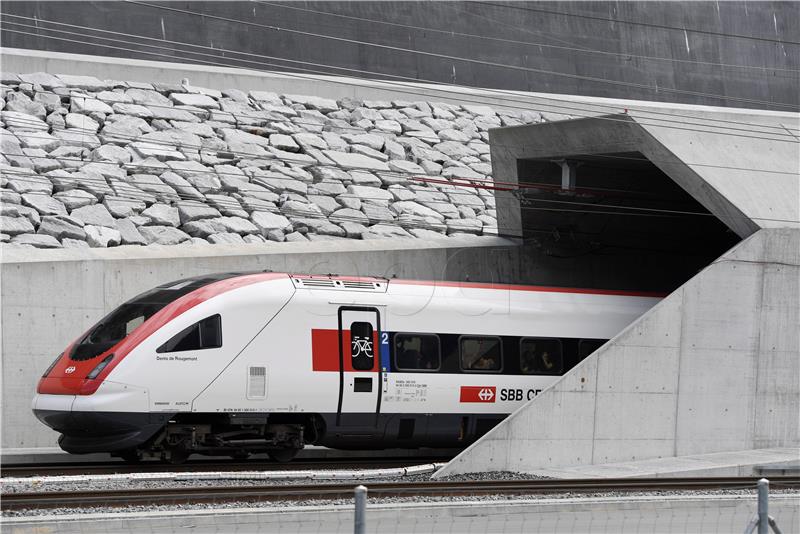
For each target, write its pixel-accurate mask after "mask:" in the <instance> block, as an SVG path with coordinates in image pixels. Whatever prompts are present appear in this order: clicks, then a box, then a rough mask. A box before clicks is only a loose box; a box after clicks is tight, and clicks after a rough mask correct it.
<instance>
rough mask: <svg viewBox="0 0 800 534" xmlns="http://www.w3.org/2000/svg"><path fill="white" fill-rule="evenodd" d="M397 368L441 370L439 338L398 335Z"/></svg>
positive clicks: (396, 346) (395, 340)
mask: <svg viewBox="0 0 800 534" xmlns="http://www.w3.org/2000/svg"><path fill="white" fill-rule="evenodd" d="M394 346H395V354H396V355H397V356H396V358H397V367H398V368H399V369H404V370H409V371H410V370H420V371H435V370H437V369H439V359H440V356H439V338H438V337H437V336H436V335H434V334H396V335H395V338H394Z"/></svg>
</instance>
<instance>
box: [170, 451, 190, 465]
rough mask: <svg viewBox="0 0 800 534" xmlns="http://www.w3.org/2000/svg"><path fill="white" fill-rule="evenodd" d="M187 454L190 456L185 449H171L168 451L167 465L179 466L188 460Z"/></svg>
mask: <svg viewBox="0 0 800 534" xmlns="http://www.w3.org/2000/svg"><path fill="white" fill-rule="evenodd" d="M189 454H191V453H190V452H189V451H187V450H186V449H178V448H176V449H172V450H171V451H169V463H171V464H172V465H180V464H182V463H183V462H185V461H186V459H187V458H189Z"/></svg>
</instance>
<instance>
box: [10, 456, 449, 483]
mask: <svg viewBox="0 0 800 534" xmlns="http://www.w3.org/2000/svg"><path fill="white" fill-rule="evenodd" d="M450 459H451V457H442V456H431V457H427V456H419V457H414V458H407V457H406V458H404V457H386V458H380V457H370V458H346V459H336V458H317V459H306V460H300V461H292V462H287V463H279V462H273V461H270V460H240V461H236V460H227V461H222V462H218V461H213V460H194V461H189V462H186V463H184V464H180V465H171V464H165V463H161V462H157V461H151V462H141V463H139V464H125V463H122V462H107V463H74V462H71V463H59V464H49V465H41V464H16V465H7V466H6V465H4V466H0V474H2V478H6V477H31V476H60V475H107V474H125V473H164V472H180V473H185V472H208V471H302V470H306V469H317V470H327V469H381V468H391V467H407V466H409V465H418V464H426V463H435V462H446V461H448V460H450Z"/></svg>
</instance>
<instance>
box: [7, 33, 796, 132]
mask: <svg viewBox="0 0 800 534" xmlns="http://www.w3.org/2000/svg"><path fill="white" fill-rule="evenodd" d="M11 24H15V25H18V26H20V25H21V26H25V27H33V26H29V25H23V24H20V23H15V22H11ZM5 31H8V32H13V33H21V34H25V35H35V36H39V37H44V38H48V39H55V40H60V41H68V42H75V43H81V44H89V45H93V46H102V47H104V48H110V49H117V50H124V51H130V52H136V53H140V54H146V55H153V56H158V57H168V58H170V59H183V60H187V61H193V62H199V63H202V64H209V65H215V66H224V67H231V66H232V65H230V64H229V63H220V62H214V61H207V60H202V59H197V58H188V57H181V56H177V55H175V54H160V53H156V52H149V51H145V50H135V49H129V48H124V47H117V46H111V45H106V44H97V43H91V42H86V41H81V40H76V39H68V38H64V37H57V36H51V35H40V34H35V33H31V32H24V31H20V30H11V29H6V30H5ZM45 31H56V32H60V33H68V34H72V33H74V32H65V31H63V30H50V29H45ZM90 38H92V39H102V40H108V41H115V42H122V43H125V44H132V45H134V46H145V47H149V48H157V49H163V50H169V51H172V52H182V53H186V54H192V55H201V56H207V57H214V58H217V59H220V56H218V55H212V54H204V53H200V52H193V51H190V50H180V49H175V48H170V47H162V46H156V45H148V44H144V43H130V42H129V41H124V40H121V39H111V38H106V37H99V36H91V37H90ZM144 38H145V39H152V38H148V37H144ZM189 46H199V45H189ZM201 48H208V47H201ZM212 50H215V51H218V52H219V51H221V52H226V53H227V52H229V53H236V54H240V52H236V51H230V50H228V51H226V50H219V49H212ZM241 54H246V55H256V54H248V53H241ZM265 57H271V56H265ZM222 58H224V59H226V60H228V61H231V60H232V61H237V62H241V63H255V64H258V65H268V66H277V67H284V66H283V65H276V64H273V63H264V62H256V61H251V60H246V59H240V58H229V57H225V56H222ZM277 60H278V61H284V62H296V61H294V60H286V59H282V58H277ZM297 63H303V64H305V63H307V62H297ZM324 67H326V68H332V69H342V70H348V71H352V70H356V69H346V68H342V67H328V66H324ZM248 68H250V67H248ZM290 68H292V69H294V70H299V71H304V72H312V73H317V74H329V73H328V72H327V71H322V70H315V69H308V68H300V67H290ZM257 70H258V69H257ZM358 72H365V71H358ZM281 75H282V76H286V77H296V78H301V79H315V78H314V77H311V76H305V75H302V74H299V73H290V72H281ZM340 76H341V77H345V78H354V79H359V78H357V77H355V76H347V75H340ZM389 76H390V77H397V78H404V77H401V76H393V75H389ZM415 81H420V80H415ZM422 81H427V80H422ZM329 82H330V83H335V84H343V85H352V84H353V82H346V81H342V80H329ZM373 82H374V80H373ZM379 84H381V85H388V86H390V87H392V91H393V92H395V93H401V94H412V95H414V96H419V95H418V93H417V92H416V91H411V90H409V88H408V86H407V85H405V84H400V83H397V82H395V83H393V82H387V81H380V82H379ZM449 85H453V84H449ZM398 87H399V88H398ZM455 87H461V86H455ZM434 91H439V92H444V93H447V92H449V91H447V90H444V89H434ZM482 91H484V92H491V93H501V94H510V93H509V92H507V91H502V90H492V89H484V90H482ZM450 92H452V91H450ZM456 94H459V95H462V93H456ZM449 98H452V97H449ZM534 98H536V99H542V100H548V101H552V102H559V103H551V104H542V103H541V102H536V101H531V102H528V104H533V105H536V106H538V107H550V108H555V109H556V110H557V111H555V112H556V113H563V114H567V113H568V114H571V115H573V116H576V117H584V118H593V119H597V120H603V121H612V122H628V121H627V120H626V119H622V118H615V117H608V116H598V115H596V113H597V111H596V110H592V109H586V108H575V107H574V105H573V106H570V105H567V104H565V103H564V100H559V99H556V98H548V97H539V96H537V97H534ZM455 100H458V101H461V102H468V103H475V104H482V105H488V104H487V102H485V101H484V100H471V99H468V98H464V97H463V96H459V97H458V98H455ZM496 100H498V101H500V102H501V104H499V105H500V106H503V107H507V108H512V109H521V110H524V111H529V110H530V108H529V107H526V106H521V105H510V104H504V103H502V102H504V101H510V102H514V103H522V102H523V101H520V100H515V99H504V98H496ZM587 105H588V106H593V107H599V108H603V107H605V108H608V109H609V110H610V112H613V113H616V114H622V113H625V114H627V112H628V110H631V111H636V112H640V113H647V114H651V115H668V116H674V117H685V118H695V119H697V117H691V116H685V115H680V114H676V113H664V112H657V111H651V110H644V109H640V108H639V109H637V108H633V107H628V108H623V107H622V106H620V107H616V106H614V107H612V106H610V105H607V104H605V105H604V104H587ZM581 112H582V113H587V112H589V113H593V114H590V115H585V114H581ZM647 119H649V120H656V121H661V122H667V123H676V124H679V125H686V124H689V125H697V126H702V127H704V128H699V129H696V128H687V127H685V126H673V125H670V124H662V123H648V122H644V121H640V120H637V123H638V124H640V125H642V126H656V127H663V128H671V129H676V130H683V131H694V132H702V133H715V134H720V135H729V136H737V137H742V138H751V139H764V137H763V136H758V135H748V134H740V133H735V131H744V132H754V131H756V132H757V129H762V130H763V129H771V128H774V129H776V130H779V132H769V131H761V132H757V133H761V134H763V135H767V136H772V137H769V138H768V139H770V140H776V141H786V142H794V143H798V142H800V140H798V138H797V136H796V135H795V134H793V133H792V132H791V130H790V128H789V127H788V126H786V125H780V126H772V125H762V124H754V123H747V122H739V121H731V120H724V119H713V118H712V119H705V118H704V119H703V120H704V121H706V122H705V123H695V122H690V121H686V120H674V119H661V118H658V117H648V118H647ZM708 122H722V123H735V124H741V125H744V126H746V128H733V127H730V126H717V125H713V124H708ZM710 128H715V129H717V130H712V129H710ZM726 129H727V130H733V131H730V132H729V131H724V130H726ZM720 130H722V131H720Z"/></svg>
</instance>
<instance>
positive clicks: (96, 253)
mask: <svg viewBox="0 0 800 534" xmlns="http://www.w3.org/2000/svg"><path fill="white" fill-rule="evenodd" d="M514 245H516V243H515V242H514V241H513V240H510V239H506V238H501V237H489V236H481V237H474V238H464V239H458V238H455V239H454V238H449V237H447V238H442V239H413V240H412V239H391V238H387V239H370V240H366V241H363V240H356V239H347V240H337V241H314V242H296V243H274V244H273V243H264V244H260V243H248V244H245V245H226V244H218V245H193V246H188V245H183V246H182V245H148V246H144V247H142V246H137V245H123V246H118V247H112V248H85V249H53V250H43V249H27V248H25V249H22V248H12V247H3V248H0V264H15V263H34V262H51V261H109V260H111V261H114V260H141V259H173V258H204V257H214V258H217V257H222V256H260V255H263V256H271V255H287V254H289V255H292V254H314V253H324V252H369V253H380V252H389V251H395V250H425V249H442V250H450V249H461V248H471V247H509V246H514Z"/></svg>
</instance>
